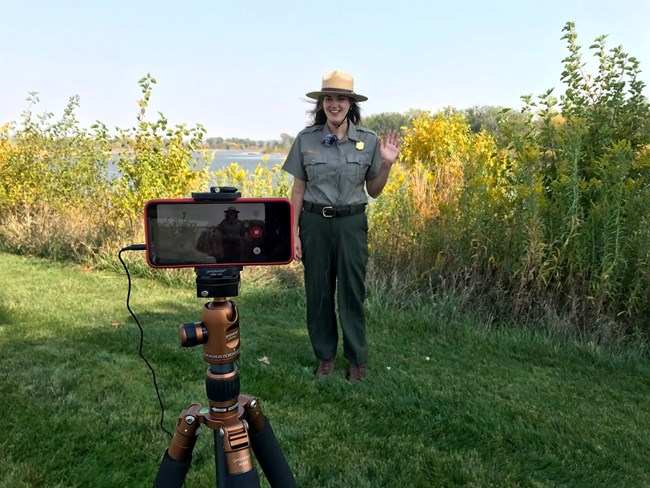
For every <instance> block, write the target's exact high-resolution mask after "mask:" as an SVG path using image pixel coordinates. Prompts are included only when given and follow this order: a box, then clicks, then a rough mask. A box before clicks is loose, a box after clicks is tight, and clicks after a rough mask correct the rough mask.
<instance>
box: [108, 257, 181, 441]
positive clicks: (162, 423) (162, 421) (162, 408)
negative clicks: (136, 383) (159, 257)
mask: <svg viewBox="0 0 650 488" xmlns="http://www.w3.org/2000/svg"><path fill="white" fill-rule="evenodd" d="M146 249H147V246H146V245H145V244H132V245H131V246H127V247H124V248H122V249H120V252H118V253H117V257H118V259H119V260H120V263H122V266H123V267H124V271H126V277H127V280H128V282H129V288H128V291H127V293H126V308H127V310H128V311H129V313H130V314H131V317H133V320H135V323H136V324H137V326H138V330H139V331H140V348H139V350H138V353H139V354H140V357H141V358H142V360H143V361H144V363H145V364H146V365H147V367H148V368H149V371H151V377H152V379H153V386H154V388H155V389H156V396H157V397H158V403H159V404H160V428H161V429H162V430H164V431H165V432H167V434H168V435H169V437H172V433H171V432H169V431H168V430H167V429H166V428H165V406H164V405H163V401H162V398H161V396H160V390H159V389H158V382H157V381H156V372H155V371H154V369H153V367H152V366H151V364H150V363H149V361H148V360H147V358H146V357H144V354H143V352H142V348H143V345H144V329H143V328H142V325H140V321H139V320H138V317H136V316H135V313H133V310H131V305H130V299H131V274H130V273H129V269H128V268H127V267H126V263H125V262H124V260H123V259H122V253H123V252H125V251H144V250H146Z"/></svg>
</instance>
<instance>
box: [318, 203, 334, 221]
mask: <svg viewBox="0 0 650 488" xmlns="http://www.w3.org/2000/svg"><path fill="white" fill-rule="evenodd" d="M330 210H331V211H332V212H333V211H334V208H333V207H331V206H327V207H323V209H322V210H321V213H322V214H323V217H327V218H328V219H331V218H332V217H334V213H328V211H330Z"/></svg>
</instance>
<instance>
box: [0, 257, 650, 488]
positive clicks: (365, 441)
mask: <svg viewBox="0 0 650 488" xmlns="http://www.w3.org/2000/svg"><path fill="white" fill-rule="evenodd" d="M141 259H142V256H139V255H133V254H131V255H127V256H126V260H127V262H133V263H135V262H139V261H140V260H141ZM0 283H1V284H2V286H1V287H0V413H1V414H2V420H3V429H2V435H1V436H0V487H3V488H5V487H6V488H8V487H11V488H20V487H40V486H45V487H87V486H92V487H140V486H143V487H144V486H151V484H152V482H153V479H154V477H155V474H156V471H157V468H158V463H159V462H160V458H161V456H162V453H163V452H164V450H165V448H166V446H167V442H168V436H167V434H165V433H164V432H163V431H162V430H161V429H160V428H159V426H158V422H159V416H160V411H159V407H158V402H157V399H156V396H155V392H154V389H153V386H152V380H151V374H150V372H149V370H148V369H147V368H146V366H145V364H144V363H143V362H142V360H141V359H140V358H139V356H138V341H139V332H138V330H137V327H136V325H135V323H134V322H133V320H132V318H131V317H130V315H129V313H128V311H127V309H126V306H125V298H126V291H127V279H126V276H125V275H124V274H119V273H109V272H95V271H87V270H83V269H81V268H72V267H66V266H63V265H61V264H56V263H52V262H49V261H45V260H37V259H28V258H24V257H18V256H13V255H8V254H0ZM235 300H236V301H237V303H238V305H239V311H240V315H241V322H240V325H241V333H242V356H241V358H240V360H239V361H238V365H239V366H240V368H241V380H242V391H243V392H245V393H249V394H252V395H255V396H257V397H258V398H259V399H260V401H261V404H262V408H263V410H264V412H265V413H266V415H267V416H268V417H269V419H270V420H271V422H272V425H273V429H274V431H275V433H276V435H277V437H278V440H279V442H280V444H281V445H282V447H283V450H284V452H285V454H286V456H287V459H288V461H289V464H290V465H291V467H292V469H293V470H294V473H295V475H296V479H297V481H298V485H299V486H301V487H401V486H409V487H438V486H441V487H443V486H444V487H449V486H474V487H483V486H495V487H546V486H548V487H551V486H553V487H555V486H570V487H574V486H584V487H598V486H607V487H613V486H616V487H619V486H624V487H635V486H639V487H641V486H649V485H650V462H649V461H648V460H649V459H650V435H649V434H650V360H649V359H648V357H647V356H643V355H641V354H638V353H635V352H634V351H628V352H625V351H618V352H616V353H615V352H612V351H607V350H604V349H601V348H599V347H597V346H594V345H589V344H586V345H580V344H574V343H568V342H564V343H559V342H555V341H552V340H550V339H547V338H545V337H544V336H542V335H541V334H533V333H531V332H528V331H524V330H514V329H501V330H486V329H483V328H481V327H479V326H478V325H477V324H476V321H475V320H474V319H472V317H471V314H468V313H466V312H463V311H459V310H456V309H454V308H453V303H452V302H450V303H447V304H439V305H435V304H434V305H431V306H428V307H425V308H421V309H419V310H418V311H411V312H410V313H409V312H407V311H404V310H398V309H397V308H393V307H391V306H389V305H387V304H386V302H385V301H383V300H382V299H381V297H378V296H373V297H372V298H371V299H370V300H369V313H368V329H369V330H368V339H369V343H370V352H371V359H370V362H369V377H368V379H367V381H366V382H365V383H364V384H362V385H358V386H352V385H350V384H348V382H347V381H346V380H345V379H344V376H343V375H344V371H345V366H346V364H345V362H344V360H343V358H342V357H339V362H338V365H337V375H336V377H335V378H334V379H333V380H331V381H327V382H317V381H315V380H314V377H313V368H314V364H315V363H314V358H313V355H312V352H311V348H310V345H309V341H308V338H307V334H306V329H305V325H304V318H303V317H304V299H303V294H302V291H301V288H300V283H299V280H297V279H296V278H295V274H292V273H289V272H287V270H286V269H285V268H281V269H279V270H277V275H274V274H273V273H271V272H270V270H265V271H264V272H259V271H258V270H248V269H247V270H245V271H244V272H243V273H242V288H241V293H240V296H238V297H236V298H235ZM204 302H205V300H202V299H197V298H196V297H195V289H193V288H191V287H190V288H175V287H173V286H169V285H162V284H160V283H157V282H154V281H150V280H147V279H144V278H138V277H136V278H134V282H133V289H132V296H131V307H132V309H133V310H134V311H135V312H136V314H137V315H138V318H139V320H140V322H141V323H142V325H143V327H144V330H145V345H144V353H145V355H146V356H147V358H148V359H149V361H150V362H151V364H152V365H153V366H154V368H155V370H156V373H157V378H158V383H159V386H160V389H161V394H162V397H163V401H164V404H165V407H166V412H165V421H164V423H165V426H166V428H167V429H169V430H172V429H173V425H174V423H175V419H176V416H177V415H178V413H179V412H180V411H181V410H183V409H184V408H186V407H187V406H188V405H189V404H190V403H193V402H197V401H198V402H201V403H204V404H206V403H207V400H206V399H205V392H204V377H205V370H206V367H207V364H206V363H205V362H203V360H202V359H201V351H200V349H199V348H194V349H182V348H180V347H179V346H178V335H177V331H178V326H179V325H180V324H182V323H184V322H191V321H196V320H199V319H200V310H201V307H202V304H203V303H204ZM263 357H267V358H268V359H269V364H268V365H267V364H264V363H263V362H261V361H260V359H261V358H263ZM264 483H265V482H264ZM186 486H187V487H188V488H192V487H208V486H215V468H214V459H213V446H212V435H211V434H210V432H208V431H207V430H204V433H203V434H202V435H201V437H200V438H199V441H198V443H197V446H196V448H195V451H194V460H193V464H192V469H191V470H190V472H189V474H188V476H187V482H186ZM263 486H267V485H266V484H264V485H263Z"/></svg>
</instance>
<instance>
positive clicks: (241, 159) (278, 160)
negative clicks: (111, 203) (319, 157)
mask: <svg viewBox="0 0 650 488" xmlns="http://www.w3.org/2000/svg"><path fill="white" fill-rule="evenodd" d="M194 155H195V157H196V158H197V160H201V159H202V158H201V156H200V155H199V153H195V154H194ZM211 156H212V160H211V163H210V170H211V171H217V170H220V169H222V168H225V167H227V166H230V165H231V164H232V163H237V164H238V165H239V167H240V168H242V169H244V170H248V171H250V172H251V173H252V172H253V171H255V168H257V165H258V164H262V165H263V166H266V167H267V168H273V167H274V166H275V165H276V164H282V163H284V160H285V158H286V157H287V155H286V154H276V153H272V154H269V155H268V159H267V161H266V162H264V154H263V153H261V152H247V151H214V153H213V154H211ZM114 157H115V160H114V161H109V163H108V178H109V179H113V178H115V177H116V176H117V175H118V170H117V164H116V162H115V161H116V160H117V158H119V155H118V154H117V153H115V154H114ZM199 167H201V164H199Z"/></svg>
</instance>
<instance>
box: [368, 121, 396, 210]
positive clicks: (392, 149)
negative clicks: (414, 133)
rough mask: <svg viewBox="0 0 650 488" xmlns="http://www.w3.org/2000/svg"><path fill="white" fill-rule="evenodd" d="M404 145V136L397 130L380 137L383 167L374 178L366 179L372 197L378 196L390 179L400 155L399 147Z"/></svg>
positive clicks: (380, 153)
mask: <svg viewBox="0 0 650 488" xmlns="http://www.w3.org/2000/svg"><path fill="white" fill-rule="evenodd" d="M401 145H402V138H401V137H400V135H399V132H398V131H396V130H391V131H388V133H386V135H385V136H384V137H383V138H380V139H379V155H380V156H381V168H380V169H379V174H378V175H377V176H375V177H374V178H373V179H372V180H368V181H366V189H367V190H368V195H370V196H371V197H372V198H377V197H378V196H379V195H380V194H381V192H382V190H383V189H384V186H386V182H387V181H388V175H389V174H390V170H391V168H392V167H393V163H395V161H397V156H399V149H400V147H401Z"/></svg>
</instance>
